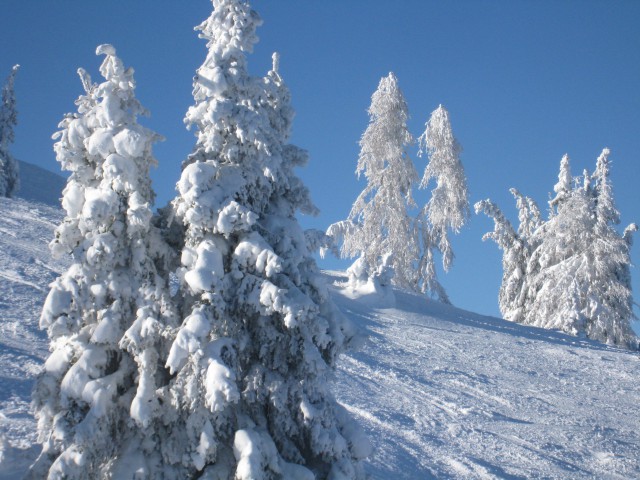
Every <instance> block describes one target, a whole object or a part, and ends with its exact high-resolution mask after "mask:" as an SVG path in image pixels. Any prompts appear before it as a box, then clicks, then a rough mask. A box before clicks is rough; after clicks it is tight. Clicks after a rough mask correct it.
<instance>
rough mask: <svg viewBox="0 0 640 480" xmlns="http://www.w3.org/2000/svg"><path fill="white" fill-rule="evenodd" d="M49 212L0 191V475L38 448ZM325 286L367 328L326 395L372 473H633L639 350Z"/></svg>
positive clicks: (52, 218) (639, 444)
mask: <svg viewBox="0 0 640 480" xmlns="http://www.w3.org/2000/svg"><path fill="white" fill-rule="evenodd" d="M61 218H62V212H61V211H60V210H57V209H54V208H50V207H47V206H44V205H42V204H35V203H29V202H26V201H24V200H19V199H18V200H7V199H0V439H4V441H3V440H0V452H2V453H0V459H1V460H0V479H14V478H20V475H21V472H24V470H25V469H26V467H27V465H28V464H29V462H30V461H31V460H32V459H33V458H34V457H35V455H36V454H37V447H33V442H34V441H35V438H36V435H35V422H34V421H33V418H32V417H31V416H30V414H29V395H30V391H31V387H32V385H33V378H34V375H35V374H36V372H37V369H38V366H39V365H40V364H41V363H42V361H43V359H44V358H45V357H46V355H47V351H48V350H47V343H46V338H45V336H44V334H43V333H42V332H40V331H39V330H38V327H37V320H38V316H39V310H40V307H41V305H42V302H43V300H44V296H45V295H46V292H47V285H48V283H50V282H51V280H53V278H55V277H56V275H57V274H58V273H59V272H60V271H61V270H62V269H63V268H64V262H60V261H54V260H53V259H51V256H50V254H49V252H48V249H47V243H48V242H49V241H50V239H51V238H52V235H53V228H54V226H55V225H56V224H57V223H58V222H59V221H60V220H61ZM328 280H329V281H330V282H332V283H333V282H336V283H337V284H338V285H339V284H340V282H341V281H343V280H344V279H343V278H342V277H341V274H338V273H331V274H328ZM333 290H334V299H335V301H336V302H337V304H338V305H339V307H340V308H341V309H342V311H343V312H344V313H345V314H346V315H347V316H349V317H350V318H351V320H352V321H353V322H354V323H356V324H357V325H358V326H359V327H360V328H361V329H362V331H363V334H365V335H366V338H367V339H366V340H365V341H364V344H363V346H362V347H361V348H360V350H359V351H358V352H355V353H352V354H350V355H348V356H344V357H343V358H342V360H341V361H340V364H339V368H338V371H337V378H336V384H335V385H336V387H335V391H336V395H337V397H338V399H339V401H340V402H341V403H342V404H343V405H344V406H345V407H346V408H347V409H348V410H349V411H351V413H352V414H353V415H354V416H355V417H356V418H357V419H358V420H359V421H360V423H361V424H362V425H363V427H364V428H365V430H366V431H367V432H368V433H369V436H370V439H371V442H372V444H373V446H374V449H375V453H374V455H373V457H372V458H371V461H370V464H369V466H368V470H369V472H370V474H371V476H372V478H374V479H425V478H465V479H466V478H511V479H517V478H600V479H605V478H611V479H616V478H640V453H639V452H640V405H639V400H640V382H638V381H637V377H638V371H639V368H640V360H639V357H638V355H637V354H632V353H628V352H625V351H621V350H617V349H612V348H608V347H604V346H602V345H598V344H596V343H593V342H589V341H584V340H580V339H576V338H574V337H569V336H566V335H563V334H559V333H555V332H549V331H546V330H539V329H534V328H527V327H522V326H520V325H515V324H512V323H508V322H505V321H503V320H499V319H495V318H490V317H483V316H480V315H476V314H473V313H469V312H465V311H462V310H458V309H455V308H453V307H446V306H443V305H440V304H437V303H433V302H428V301H427V300H425V299H424V298H421V297H418V296H414V295H410V294H406V293H403V292H396V303H395V306H394V307H393V308H388V306H387V308H385V305H383V304H382V303H381V301H380V300H379V299H377V298H375V297H361V298H351V297H352V296H353V295H351V294H350V293H349V292H348V291H346V290H344V289H342V288H340V287H339V286H334V287H333ZM3 443H4V446H3V447H2V445H3Z"/></svg>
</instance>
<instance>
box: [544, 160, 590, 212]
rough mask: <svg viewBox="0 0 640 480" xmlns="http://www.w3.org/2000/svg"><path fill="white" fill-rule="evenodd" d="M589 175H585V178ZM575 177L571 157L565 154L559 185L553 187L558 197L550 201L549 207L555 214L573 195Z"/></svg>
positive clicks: (561, 163) (561, 161)
mask: <svg viewBox="0 0 640 480" xmlns="http://www.w3.org/2000/svg"><path fill="white" fill-rule="evenodd" d="M586 177H587V175H586V174H585V178H586ZM572 182H573V177H572V176H571V165H570V160H569V155H567V154H565V155H564V156H563V157H562V160H560V172H559V173H558V183H556V184H555V185H554V187H553V191H554V192H556V196H555V197H554V198H553V199H552V200H551V201H549V206H550V207H551V212H552V213H553V211H554V208H555V209H556V210H557V208H558V205H559V204H560V203H561V202H562V201H564V200H566V199H567V198H568V197H569V195H571V190H573V185H572Z"/></svg>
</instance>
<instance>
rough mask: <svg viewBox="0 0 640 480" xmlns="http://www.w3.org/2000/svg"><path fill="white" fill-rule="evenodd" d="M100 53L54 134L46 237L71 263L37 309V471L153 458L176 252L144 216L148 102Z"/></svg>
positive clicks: (145, 469)
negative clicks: (51, 221)
mask: <svg viewBox="0 0 640 480" xmlns="http://www.w3.org/2000/svg"><path fill="white" fill-rule="evenodd" d="M97 54H103V55H105V59H104V62H103V63H102V66H101V67H100V73H101V74H102V75H103V76H104V78H105V81H104V82H103V83H100V84H94V83H92V81H91V79H90V77H89V75H88V74H87V73H86V72H84V71H83V70H79V73H80V77H81V79H82V82H83V85H84V88H85V94H84V95H82V96H81V97H80V98H79V99H78V100H77V102H76V104H77V106H78V112H77V113H74V114H69V115H67V116H66V117H65V118H64V120H62V122H61V123H60V128H61V130H60V131H59V132H58V133H57V134H56V135H55V136H54V138H58V141H57V142H56V144H55V146H54V149H55V152H56V156H57V160H58V161H59V162H60V164H61V166H62V168H63V169H64V170H67V171H69V172H70V173H71V175H70V177H69V180H68V183H67V186H66V188H65V190H64V197H63V199H62V206H63V207H64V209H65V212H66V217H65V219H64V222H63V223H62V224H61V225H60V226H59V227H58V228H57V229H56V233H55V239H54V240H53V242H52V243H51V249H52V252H53V253H54V255H58V256H60V255H70V256H71V259H72V263H71V266H70V267H69V269H68V270H67V271H66V272H65V273H64V274H63V275H62V276H61V277H60V278H58V279H57V280H56V281H55V282H54V283H53V284H52V286H51V291H50V292H49V295H48V296H47V300H46V302H45V305H44V308H43V311H42V316H41V319H40V325H41V327H42V328H46V329H47V332H48V334H49V338H50V340H51V350H52V353H51V355H50V357H49V358H48V359H47V361H46V363H45V365H44V371H43V373H42V374H41V375H40V377H39V378H38V380H37V382H36V388H35V391H34V396H33V401H34V406H35V409H36V415H37V417H38V430H39V436H40V441H41V442H42V443H43V451H42V454H41V455H40V457H39V459H38V460H37V462H36V463H35V464H34V465H33V467H32V469H31V472H30V478H34V479H41V478H67V479H95V478H134V472H136V471H137V472H139V474H143V475H145V476H146V477H147V478H151V477H154V474H155V473H156V472H157V470H156V469H154V467H153V464H155V463H157V461H158V460H159V453H158V451H157V450H159V449H156V443H155V442H156V441H157V437H158V435H157V431H155V426H156V425H157V423H158V421H157V418H158V416H159V413H160V412H159V403H158V400H157V398H156V389H157V388H160V387H161V386H162V385H163V383H166V381H167V375H166V374H165V372H164V369H163V367H162V362H161V360H160V359H161V358H163V357H166V354H167V353H166V351H164V349H163V340H162V337H163V335H167V334H168V330H167V329H168V328H169V327H171V326H172V324H173V323H174V322H175V319H174V318H173V311H174V310H173V308H172V305H171V301H170V297H169V291H168V285H167V282H166V275H165V273H166V272H165V271H164V268H163V265H164V264H165V263H166V261H165V260H166V259H167V258H168V257H170V256H171V252H170V251H169V250H168V248H167V247H166V246H165V244H164V243H163V241H162V238H161V236H160V233H159V231H158V230H157V229H156V228H155V227H154V226H153V225H152V223H151V219H152V212H151V204H152V202H153V199H154V193H153V191H152V190H151V181H150V179H149V168H150V166H151V165H155V164H156V160H155V159H154V157H153V155H152V151H151V148H152V144H153V143H154V142H155V141H157V140H158V139H159V138H160V137H159V136H158V135H157V134H155V133H154V132H152V131H150V130H148V129H146V128H144V127H142V126H141V125H139V124H138V122H137V117H138V115H140V114H144V113H145V110H144V109H143V108H142V106H141V105H140V104H139V103H138V101H137V100H136V99H135V96H134V88H135V83H134V80H133V70H132V69H130V68H128V69H126V68H125V67H124V66H123V64H122V62H121V61H120V59H119V58H118V57H117V56H116V54H115V49H114V48H113V47H112V46H110V45H101V46H100V47H98V50H97ZM154 478H160V477H157V476H156V477H154Z"/></svg>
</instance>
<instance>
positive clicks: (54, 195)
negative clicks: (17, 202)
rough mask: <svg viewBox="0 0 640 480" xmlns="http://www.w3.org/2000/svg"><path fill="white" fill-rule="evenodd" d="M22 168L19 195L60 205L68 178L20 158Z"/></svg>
mask: <svg viewBox="0 0 640 480" xmlns="http://www.w3.org/2000/svg"><path fill="white" fill-rule="evenodd" d="M18 168H19V169H20V189H19V190H18V195H17V196H18V197H19V198H23V199H25V200H29V201H31V202H39V203H45V204H47V205H51V206H54V207H57V206H59V205H60V197H61V196H62V189H63V188H64V186H65V184H66V180H65V179H64V177H62V176H61V175H58V174H57V173H53V172H50V171H49V170H45V169H44V168H41V167H38V166H37V165H34V164H32V163H27V162H22V161H20V160H18Z"/></svg>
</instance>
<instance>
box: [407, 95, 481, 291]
mask: <svg viewBox="0 0 640 480" xmlns="http://www.w3.org/2000/svg"><path fill="white" fill-rule="evenodd" d="M418 142H419V145H420V151H419V153H418V155H419V156H422V155H428V157H429V162H428V164H427V166H426V168H425V170H424V175H423V176H422V181H421V182H420V188H427V187H428V185H429V182H430V181H431V180H432V179H433V180H435V182H436V186H435V188H434V189H433V190H432V191H431V198H430V200H429V202H428V203H427V204H426V205H425V206H424V207H423V208H422V210H421V211H420V213H419V214H418V217H417V219H416V226H415V228H416V231H417V235H418V237H419V238H420V240H421V250H422V256H421V258H420V262H419V266H418V278H417V282H418V284H419V287H420V289H421V290H422V291H423V292H429V293H431V294H432V295H434V296H436V297H437V298H438V299H439V300H441V301H443V302H445V303H449V299H448V297H447V294H446V293H445V291H444V288H443V287H442V286H441V285H440V283H439V282H438V279H437V276H436V270H435V265H434V257H433V251H434V250H437V251H439V252H440V253H441V254H442V266H443V268H444V270H445V272H447V271H449V269H450V268H451V264H452V263H453V258H454V255H453V249H452V248H451V242H450V240H449V230H451V231H453V232H454V233H458V232H459V231H460V229H461V228H462V226H463V225H464V224H465V222H466V221H467V220H468V219H469V194H468V189H467V178H466V176H465V174H464V168H463V167H462V162H461V161H460V152H461V151H462V148H461V147H460V144H459V143H458V142H457V140H456V139H455V137H454V135H453V131H452V129H451V121H450V120H449V112H447V110H446V109H445V108H444V107H443V106H442V105H440V106H439V107H438V108H437V109H436V110H434V111H433V112H432V113H431V117H430V118H429V121H428V122H427V123H426V130H425V132H424V133H423V134H422V135H421V136H420V138H419V139H418Z"/></svg>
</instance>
